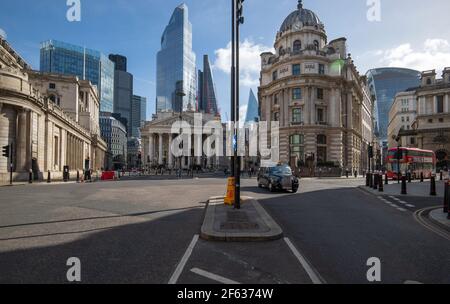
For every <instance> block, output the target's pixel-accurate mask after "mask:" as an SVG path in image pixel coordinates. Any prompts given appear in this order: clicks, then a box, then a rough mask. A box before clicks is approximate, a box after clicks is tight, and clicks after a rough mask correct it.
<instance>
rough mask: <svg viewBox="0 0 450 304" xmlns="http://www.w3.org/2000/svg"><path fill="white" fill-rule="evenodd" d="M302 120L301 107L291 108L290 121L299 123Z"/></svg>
mask: <svg viewBox="0 0 450 304" xmlns="http://www.w3.org/2000/svg"><path fill="white" fill-rule="evenodd" d="M302 121H303V117H302V109H300V108H297V109H293V110H292V122H293V123H301V122H302Z"/></svg>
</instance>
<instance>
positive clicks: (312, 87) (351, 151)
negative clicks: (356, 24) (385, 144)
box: [259, 1, 373, 175]
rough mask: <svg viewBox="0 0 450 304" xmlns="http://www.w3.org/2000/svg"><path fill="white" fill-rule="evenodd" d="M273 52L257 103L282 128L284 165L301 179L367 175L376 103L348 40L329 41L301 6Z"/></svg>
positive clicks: (285, 24)
mask: <svg viewBox="0 0 450 304" xmlns="http://www.w3.org/2000/svg"><path fill="white" fill-rule="evenodd" d="M275 50H276V52H275V54H273V53H271V52H267V53H263V54H261V59H262V71H261V79H260V87H259V101H260V111H261V120H262V121H268V122H270V121H279V123H280V159H281V161H283V162H287V163H290V164H291V166H292V167H298V166H300V167H302V168H300V169H301V171H302V174H303V175H312V174H317V173H318V172H319V171H320V172H334V173H333V174H339V173H340V172H341V171H342V169H349V170H357V171H358V172H360V173H362V172H363V171H364V170H367V168H368V157H367V151H368V145H369V144H370V143H372V141H373V136H372V133H373V132H372V129H373V127H372V126H373V122H372V111H373V109H372V108H373V102H372V100H371V98H370V96H369V94H368V89H367V85H366V78H365V77H364V76H360V74H359V73H358V71H357V69H356V67H355V65H354V63H353V60H352V59H351V56H350V54H347V46H346V39H345V38H339V39H336V40H333V41H330V42H328V37H327V34H326V32H325V27H324V25H323V23H322V22H321V21H320V19H319V18H318V17H317V15H316V14H315V13H314V12H312V11H310V10H307V9H305V8H303V4H302V1H299V4H298V7H297V9H296V10H295V11H294V12H292V13H291V14H290V15H289V16H288V17H287V18H286V20H285V21H284V22H283V24H282V26H281V28H280V30H279V31H278V33H277V36H276V41H275ZM322 167H325V169H322ZM319 168H320V169H319Z"/></svg>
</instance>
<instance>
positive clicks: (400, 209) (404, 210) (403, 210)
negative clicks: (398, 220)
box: [396, 207, 408, 212]
mask: <svg viewBox="0 0 450 304" xmlns="http://www.w3.org/2000/svg"><path fill="white" fill-rule="evenodd" d="M396 209H397V210H398V211H401V212H406V211H408V210H406V209H404V208H400V207H396Z"/></svg>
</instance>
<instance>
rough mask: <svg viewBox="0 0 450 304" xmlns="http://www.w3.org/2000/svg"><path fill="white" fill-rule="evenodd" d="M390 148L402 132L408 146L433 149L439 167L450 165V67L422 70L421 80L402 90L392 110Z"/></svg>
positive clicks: (404, 142) (405, 145)
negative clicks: (439, 72)
mask: <svg viewBox="0 0 450 304" xmlns="http://www.w3.org/2000/svg"><path fill="white" fill-rule="evenodd" d="M389 116H390V121H391V123H390V125H389V134H390V137H391V138H390V141H389V146H390V148H395V147H397V142H396V141H395V139H394V137H396V136H400V139H401V141H400V144H401V145H402V146H404V147H411V148H419V149H424V150H432V151H434V152H435V153H436V157H437V161H438V164H437V167H438V169H441V168H445V167H450V68H445V69H444V70H443V72H442V78H441V79H436V70H431V71H424V72H422V73H421V84H420V86H418V87H415V88H411V89H409V90H408V91H406V92H401V93H398V94H397V96H396V98H395V101H394V104H393V105H392V108H391V112H390V115H389Z"/></svg>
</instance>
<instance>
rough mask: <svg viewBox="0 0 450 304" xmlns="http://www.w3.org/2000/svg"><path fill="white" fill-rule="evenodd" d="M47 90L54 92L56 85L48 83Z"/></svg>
mask: <svg viewBox="0 0 450 304" xmlns="http://www.w3.org/2000/svg"><path fill="white" fill-rule="evenodd" d="M48 88H49V89H52V90H54V89H56V84H54V83H49V85H48Z"/></svg>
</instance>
